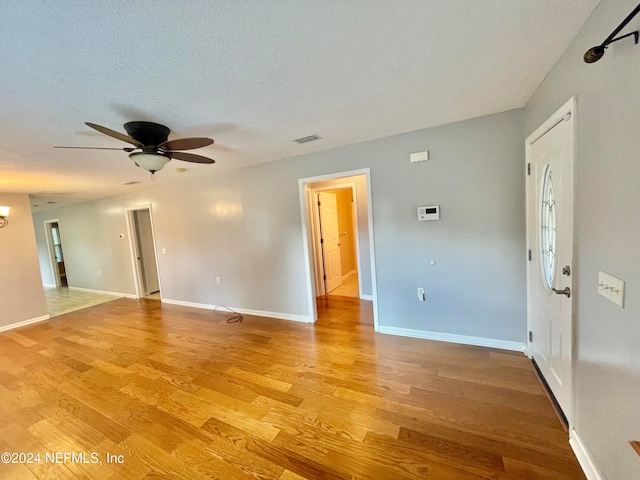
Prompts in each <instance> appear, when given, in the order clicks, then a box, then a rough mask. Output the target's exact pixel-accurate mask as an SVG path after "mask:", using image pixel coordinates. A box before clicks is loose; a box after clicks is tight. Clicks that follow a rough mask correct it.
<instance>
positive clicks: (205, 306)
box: [162, 298, 313, 323]
mask: <svg viewBox="0 0 640 480" xmlns="http://www.w3.org/2000/svg"><path fill="white" fill-rule="evenodd" d="M162 303H168V304H170V305H180V306H182V307H192V308H203V309H205V310H213V309H214V308H216V307H218V306H219V307H220V308H225V307H224V306H223V305H211V304H208V303H194V302H183V301H182V300H171V299H167V298H163V299H162ZM227 308H230V309H232V310H235V311H236V312H238V313H244V314H245V315H256V316H258V317H269V318H277V319H278V320H289V321H292V322H303V323H313V322H311V321H310V320H309V317H308V316H306V315H292V314H290V313H279V312H266V311H263V310H249V309H248V308H237V307H227ZM221 311H223V310H221Z"/></svg>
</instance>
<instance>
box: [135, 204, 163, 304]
mask: <svg viewBox="0 0 640 480" xmlns="http://www.w3.org/2000/svg"><path fill="white" fill-rule="evenodd" d="M135 222H136V234H137V237H138V249H139V250H138V253H139V255H140V264H141V269H142V278H143V285H144V286H143V288H144V294H145V295H149V294H150V293H153V292H157V291H158V290H160V283H159V282H158V266H157V262H156V251H155V248H154V245H153V231H152V229H151V213H150V212H149V210H137V211H136V212H135Z"/></svg>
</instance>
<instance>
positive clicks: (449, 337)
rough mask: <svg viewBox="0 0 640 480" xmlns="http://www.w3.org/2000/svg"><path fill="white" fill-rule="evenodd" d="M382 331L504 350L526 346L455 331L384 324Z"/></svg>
mask: <svg viewBox="0 0 640 480" xmlns="http://www.w3.org/2000/svg"><path fill="white" fill-rule="evenodd" d="M380 333H387V334H389V335H399V336H401V337H413V338H423V339H425V340H437V341H438V342H451V343H462V344H464V345H475V346H477V347H490V348H500V349H502V350H513V351H515V352H524V348H525V345H524V342H511V341H508V340H497V339H495V338H484V337H470V336H468V335H456V334H454V333H441V332H428V331H426V330H413V329H410V328H398V327H386V326H384V325H380Z"/></svg>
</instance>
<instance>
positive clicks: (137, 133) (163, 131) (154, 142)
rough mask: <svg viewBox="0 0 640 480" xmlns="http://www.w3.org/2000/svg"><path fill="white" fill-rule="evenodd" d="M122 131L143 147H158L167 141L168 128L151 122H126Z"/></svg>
mask: <svg viewBox="0 0 640 480" xmlns="http://www.w3.org/2000/svg"><path fill="white" fill-rule="evenodd" d="M124 129H125V130H126V131H127V133H128V134H129V136H130V137H131V138H133V139H134V140H137V141H138V142H140V143H141V144H143V145H144V146H158V145H160V144H161V143H163V142H166V141H167V140H168V139H169V132H170V131H171V130H169V128H167V127H165V126H164V125H160V124H159V123H153V122H127V123H125V124H124Z"/></svg>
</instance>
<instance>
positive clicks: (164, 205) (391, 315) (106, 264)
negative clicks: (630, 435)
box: [34, 110, 526, 342]
mask: <svg viewBox="0 0 640 480" xmlns="http://www.w3.org/2000/svg"><path fill="white" fill-rule="evenodd" d="M424 149H429V150H430V151H431V158H432V159H431V160H430V161H429V162H425V163H420V164H410V163H409V153H411V152H415V151H421V150H424ZM523 166H524V148H523V138H522V111H521V110H514V111H509V112H505V113H501V114H496V115H490V116H486V117H481V118H477V119H473V120H468V121H465V122H460V123H456V124H451V125H446V126H442V127H438V128H432V129H427V130H420V131H417V132H411V133H406V134H402V135H397V136H393V137H388V138H383V139H379V140H375V141H370V142H365V143H360V144H355V145H349V146H345V147H340V148H336V149H333V150H328V151H324V152H320V153H315V154H310V155H305V156H300V157H296V158H290V159H286V160H280V161H276V162H271V163H268V164H261V165H257V166H253V167H249V168H245V169H239V170H235V171H232V172H226V173H221V174H219V175H214V176H211V177H206V178H198V179H193V180H186V181H185V182H183V183H176V184H173V185H170V186H165V187H154V188H150V189H148V190H144V191H141V192H140V193H136V194H131V195H121V196H118V197H114V198H110V199H106V200H102V201H96V202H89V203H85V204H82V205H77V206H71V207H67V208H62V209H58V210H55V211H51V212H44V213H41V214H37V215H35V216H34V221H35V225H36V228H37V229H43V226H42V225H43V221H44V220H47V219H49V218H58V219H59V221H60V229H61V233H62V239H63V242H64V248H65V254H66V258H67V270H68V279H69V283H70V285H71V286H77V287H85V288H92V289H98V290H110V291H118V292H123V293H134V286H133V281H132V269H131V265H130V263H131V261H130V256H129V250H128V248H129V247H128V240H127V239H125V240H120V239H118V234H119V233H126V229H125V218H124V209H125V208H127V207H131V206H135V205H142V204H145V203H151V204H152V211H153V221H154V225H155V233H156V240H157V246H158V248H159V249H161V248H166V252H167V253H166V255H159V272H160V280H161V284H162V294H163V298H166V299H171V300H180V301H184V302H194V303H204V304H224V305H229V306H234V307H239V308H246V309H253V310H261V311H267V312H277V313H284V314H288V315H298V316H306V315H307V314H308V311H309V308H308V305H307V298H308V296H307V291H306V283H307V282H306V278H305V266H304V263H303V262H305V257H304V250H303V245H302V227H301V216H300V204H299V193H298V179H300V178H307V177H313V176H319V175H325V174H329V173H334V172H344V171H350V170H356V169H360V168H365V167H370V168H371V181H372V188H371V194H372V205H371V208H372V212H373V224H374V241H375V249H376V250H375V254H376V262H377V282H378V299H379V322H380V325H381V326H392V327H398V328H405V329H412V330H423V331H436V332H446V333H452V334H461V335H470V336H479V337H486V338H491V339H499V340H507V341H516V342H523V341H524V339H525V328H526V309H525V261H524V260H525V258H524V251H525V223H524V167H523ZM213 168H215V167H213ZM159 175H162V172H160V173H159ZM430 204H439V205H441V207H442V220H440V221H439V222H418V221H417V216H416V207H418V206H420V205H430ZM38 235H39V237H38V238H39V240H40V243H42V239H43V236H42V234H41V233H39V234H38ZM41 248H44V247H42V246H41ZM430 260H435V261H436V262H437V263H436V265H434V266H432V265H430V264H429V261H430ZM98 269H101V270H102V275H101V276H97V273H96V272H97V270H98ZM216 276H219V277H221V284H220V285H216V283H215V277H216ZM418 286H421V287H424V288H425V289H426V294H427V301H426V302H424V303H421V302H418V300H417V295H416V288H417V287H418Z"/></svg>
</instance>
